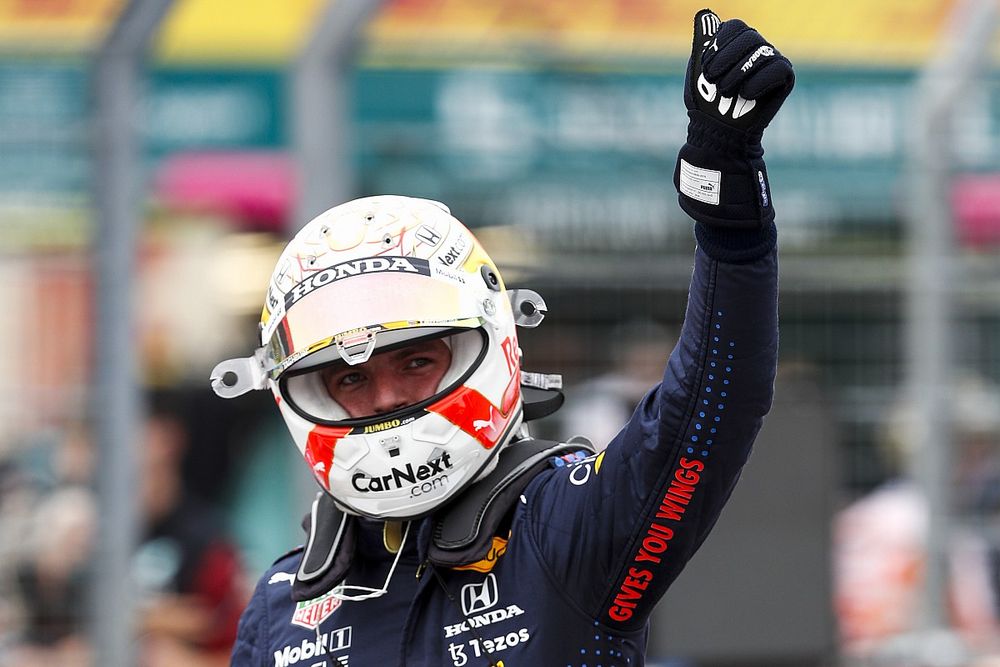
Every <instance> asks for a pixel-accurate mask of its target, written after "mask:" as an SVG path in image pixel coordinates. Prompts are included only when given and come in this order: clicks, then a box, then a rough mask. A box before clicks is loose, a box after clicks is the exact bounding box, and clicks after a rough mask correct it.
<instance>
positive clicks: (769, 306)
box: [526, 227, 778, 630]
mask: <svg viewBox="0 0 1000 667" xmlns="http://www.w3.org/2000/svg"><path fill="white" fill-rule="evenodd" d="M698 231H699V239H700V240H702V241H703V242H702V243H700V244H699V248H698V249H697V250H696V253H695V261H694V271H693V274H692V279H691V284H690V289H689V295H688V303H687V310H686V313H685V319H684V325H683V327H682V332H681V335H680V339H679V341H678V342H677V345H676V347H675V348H674V350H673V352H672V353H671V355H670V358H669V360H668V362H667V365H666V370H665V372H664V375H663V380H662V382H661V383H660V384H659V385H658V386H656V387H654V388H653V389H652V390H651V391H650V392H649V393H648V394H647V395H646V396H645V398H644V399H643V400H642V401H641V402H640V404H639V405H638V406H637V407H636V409H635V411H634V413H633V415H632V417H631V418H630V419H629V421H628V422H627V423H626V424H625V426H624V428H623V429H622V430H621V431H620V432H619V433H618V435H617V436H616V437H615V438H614V439H613V440H612V442H611V443H610V444H609V445H608V447H607V449H606V450H605V451H604V452H602V453H601V454H599V455H597V456H596V457H592V458H590V459H588V460H585V461H583V462H581V463H579V464H576V465H572V466H567V467H562V468H556V469H555V471H553V472H552V473H551V474H547V475H543V476H540V477H539V478H537V479H536V480H534V481H533V483H532V486H531V487H529V489H528V494H526V497H527V498H528V501H527V502H528V507H527V508H526V509H527V512H526V516H527V521H528V523H529V529H528V532H529V534H530V536H531V541H532V543H533V544H534V545H535V547H536V548H537V549H538V552H539V558H540V560H541V561H542V563H543V567H545V568H546V569H547V570H548V572H549V576H550V577H551V578H552V579H554V580H555V581H556V582H557V583H558V585H559V588H560V590H564V591H566V595H569V596H571V597H572V598H573V602H574V604H575V605H577V606H578V607H579V608H580V609H581V611H583V612H584V613H585V614H587V615H588V616H590V617H592V618H594V619H595V620H599V621H603V622H604V623H605V624H607V625H609V626H611V627H619V628H621V629H623V630H630V629H634V628H636V627H638V626H640V625H641V624H643V623H644V622H645V620H646V619H647V617H648V615H649V613H650V612H651V611H652V608H653V606H654V604H655V603H656V601H657V600H658V599H659V598H660V597H661V596H662V595H663V593H664V591H665V590H666V589H667V587H668V586H669V585H670V583H671V582H672V581H673V580H674V579H675V578H676V577H677V575H678V574H679V573H680V571H681V569H682V568H683V566H684V564H685V563H686V562H687V561H688V559H689V558H690V557H691V556H692V554H693V553H694V552H695V550H696V549H697V548H698V547H699V546H700V545H701V543H702V541H703V540H704V539H705V537H706V536H707V534H708V532H709V531H710V530H711V528H712V526H713V525H714V524H715V521H716V519H717V518H718V517H719V513H720V512H721V510H722V507H723V505H724V504H725V502H726V501H727V499H728V498H729V496H730V494H731V493H732V491H733V487H734V486H735V484H736V481H737V479H738V478H739V475H740V470H741V468H742V466H743V464H744V463H745V462H746V460H747V458H748V456H749V454H750V449H751V445H752V443H753V441H754V438H755V437H756V435H757V432H758V431H759V429H760V427H761V424H762V423H763V418H764V415H765V414H766V413H767V411H768V410H769V408H770V405H771V398H772V393H773V383H774V374H775V367H776V362H777V341H778V327H777V253H776V250H775V244H774V234H773V227H772V228H771V232H770V238H769V240H767V241H765V242H764V243H762V244H758V245H757V246H756V248H755V249H754V251H753V252H745V251H744V252H741V253H740V255H739V261H738V262H734V261H722V260H720V259H718V257H720V256H721V257H726V258H730V259H732V258H733V257H735V256H736V255H735V254H734V253H731V252H728V251H725V250H723V249H722V248H721V247H713V246H712V244H711V243H707V241H709V239H710V238H711V234H704V233H702V232H704V230H698ZM706 246H707V247H708V252H706ZM733 565H734V567H738V566H739V564H738V563H734V564H733Z"/></svg>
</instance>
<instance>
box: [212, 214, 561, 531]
mask: <svg viewBox="0 0 1000 667" xmlns="http://www.w3.org/2000/svg"><path fill="white" fill-rule="evenodd" d="M514 292H516V293H518V294H520V295H521V296H520V297H519V298H522V299H525V301H526V303H525V304H524V305H525V307H523V308H522V307H520V306H519V307H518V308H517V309H516V312H517V318H518V321H519V323H522V324H526V325H529V326H533V325H534V324H537V322H538V321H539V320H540V319H541V314H540V311H541V310H543V309H544V303H542V302H541V299H540V298H539V297H538V296H537V295H536V294H534V293H533V292H530V291H528V290H516V291H514ZM512 293H513V292H512ZM260 331H261V344H262V347H261V348H259V349H258V350H257V352H256V353H255V354H254V356H253V357H251V358H247V359H231V360H229V361H225V362H222V363H221V364H219V365H218V366H217V367H216V368H215V370H213V372H212V384H213V387H214V388H215V390H216V393H218V394H219V395H220V396H223V397H226V398H230V397H232V396H236V395H239V394H242V393H244V392H245V391H247V390H249V389H263V388H265V387H270V389H271V391H272V392H273V393H274V397H275V400H276V401H277V403H278V408H279V409H280V411H281V415H282V417H283V418H284V420H285V423H286V424H287V426H288V429H289V431H291V434H292V438H293V439H294V441H295V444H296V446H297V447H298V448H299V451H300V452H301V453H302V456H303V457H304V458H305V460H306V462H307V463H308V464H309V466H310V468H311V469H312V472H313V475H314V476H315V477H316V479H317V480H318V481H319V483H320V485H321V486H322V487H323V488H324V489H326V490H327V491H328V492H329V493H330V495H331V496H333V498H334V499H336V501H337V502H338V504H339V505H341V506H342V508H344V509H345V510H346V511H349V512H352V513H355V514H359V515H363V516H368V517H372V518H378V519H409V518H415V517H419V516H422V515H425V514H427V513H429V512H431V511H432V510H434V509H435V508H437V507H439V506H440V505H442V504H443V503H444V502H446V501H447V500H449V499H450V498H452V497H453V496H454V495H455V494H456V493H458V492H459V491H460V490H461V489H462V488H464V487H465V486H467V485H468V484H469V483H470V482H472V481H473V480H475V479H477V478H478V477H480V476H481V475H483V474H485V473H486V472H488V471H489V470H491V469H492V467H493V465H495V462H496V454H497V452H498V451H499V450H500V449H501V448H502V447H503V446H504V445H506V444H507V443H509V442H510V441H511V439H512V438H513V437H514V435H515V433H517V431H518V430H519V428H520V426H521V423H522V419H523V417H522V400H521V386H520V382H521V371H520V363H519V357H520V352H519V349H518V344H517V334H516V332H515V309H514V308H513V307H512V305H511V299H510V298H509V293H508V291H507V290H506V289H505V287H504V283H503V280H502V279H501V277H500V273H499V271H498V270H497V268H496V265H495V264H494V263H493V261H492V260H491V259H490V258H489V256H488V255H487V254H486V252H485V251H484V250H483V248H482V246H481V245H480V244H479V242H478V241H477V240H476V238H475V237H474V236H473V235H472V233H471V232H469V230H468V229H466V227H465V226H464V225H463V224H462V223H461V222H459V221H458V220H457V219H455V218H454V217H452V215H451V213H450V212H449V210H448V208H447V207H445V206H444V205H443V204H440V203H438V202H434V201H429V200H424V199H414V198H410V197H399V196H378V197H367V198H364V199H357V200H355V201H351V202H348V203H346V204H342V205H340V206H336V207H334V208H332V209H330V210H328V211H326V212H325V213H323V214H321V215H320V216H318V217H317V218H315V219H313V220H312V221H311V222H309V223H308V224H307V225H306V226H305V227H303V228H302V230H301V231H299V233H298V234H297V235H296V236H295V238H294V239H292V241H291V242H290V243H289V244H288V246H287V247H286V248H285V250H284V252H282V254H281V256H280V258H279V259H278V263H277V266H276V267H275V269H274V273H273V274H272V276H271V281H270V285H269V287H268V290H267V299H266V303H265V304H264V310H263V313H262V315H261V321H260ZM368 368H375V369H379V368H386V369H396V368H399V369H405V372H406V373H412V374H413V375H414V376H415V377H417V378H418V380H417V383H418V390H417V391H416V392H415V393H414V394H413V395H412V396H410V397H409V398H407V395H406V392H405V391H404V392H398V391H397V392H392V391H388V392H383V393H382V394H380V393H379V392H380V389H379V388H378V387H375V386H374V385H371V384H367V385H364V389H363V390H357V389H356V388H357V387H358V386H360V385H358V384H357V382H358V379H359V378H366V377H368V375H365V374H364V373H363V372H361V371H362V369H368ZM369 375H371V374H369ZM419 383H424V384H425V385H427V386H426V387H420V386H419ZM428 383H432V385H431V384H428ZM383 389H385V387H383ZM388 389H389V390H391V389H392V388H391V387H390V388H388ZM362 391H364V392H368V393H367V394H363V393H361V392H362ZM385 393H389V394H391V396H390V397H389V398H386V399H385V400H382V399H381V398H379V396H381V395H384V394H385ZM359 397H360V398H359Z"/></svg>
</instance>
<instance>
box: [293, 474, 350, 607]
mask: <svg viewBox="0 0 1000 667" xmlns="http://www.w3.org/2000/svg"><path fill="white" fill-rule="evenodd" d="M306 521H307V522H308V530H309V540H308V541H307V542H306V548H305V553H304V554H303V555H302V562H300V563H299V569H298V571H297V572H296V573H295V581H293V582H292V599H293V600H295V601H296V602H302V601H304V600H312V599H313V598H316V597H319V596H320V595H322V594H323V593H326V592H327V591H329V590H330V589H331V588H333V587H334V586H336V585H337V584H339V583H340V582H341V581H343V579H344V577H345V576H347V570H348V568H350V566H351V560H352V559H353V558H354V546H355V543H356V539H357V533H356V531H357V519H356V518H355V517H354V516H352V515H350V514H347V513H346V512H344V511H343V510H341V509H340V508H339V507H337V503H336V502H335V501H334V499H333V497H332V496H330V495H329V494H327V493H324V492H322V491H320V492H319V493H317V494H316V499H315V500H314V501H313V504H312V512H310V514H309V516H307V517H306ZM304 523H305V522H304Z"/></svg>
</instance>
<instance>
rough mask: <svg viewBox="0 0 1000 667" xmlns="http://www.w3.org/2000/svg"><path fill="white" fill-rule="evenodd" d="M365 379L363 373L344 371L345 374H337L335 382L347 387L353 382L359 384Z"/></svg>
mask: <svg viewBox="0 0 1000 667" xmlns="http://www.w3.org/2000/svg"><path fill="white" fill-rule="evenodd" d="M364 379H365V376H364V375H362V374H361V373H357V372H354V373H344V374H343V375H340V376H337V377H335V378H334V379H333V381H334V384H336V385H337V386H338V387H347V386H350V385H352V384H357V383H359V382H361V381H362V380H364Z"/></svg>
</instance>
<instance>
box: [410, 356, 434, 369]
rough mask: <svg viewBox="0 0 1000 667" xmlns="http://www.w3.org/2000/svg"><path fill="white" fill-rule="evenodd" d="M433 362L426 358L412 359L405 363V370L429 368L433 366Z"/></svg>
mask: <svg viewBox="0 0 1000 667" xmlns="http://www.w3.org/2000/svg"><path fill="white" fill-rule="evenodd" d="M433 363H434V360H433V359H430V358H428V357H413V358H412V359H408V360H407V361H406V367H407V368H423V367H424V366H429V365H430V364H433Z"/></svg>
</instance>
